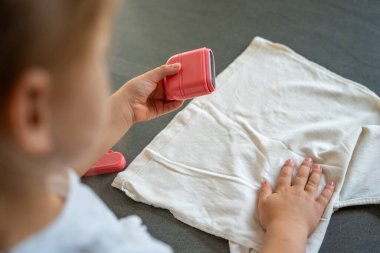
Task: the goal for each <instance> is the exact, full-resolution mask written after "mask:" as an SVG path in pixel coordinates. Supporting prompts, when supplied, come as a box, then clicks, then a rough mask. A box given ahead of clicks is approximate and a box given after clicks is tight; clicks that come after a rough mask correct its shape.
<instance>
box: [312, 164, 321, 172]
mask: <svg viewBox="0 0 380 253" xmlns="http://www.w3.org/2000/svg"><path fill="white" fill-rule="evenodd" d="M313 170H318V171H321V172H322V167H321V165H320V164H313Z"/></svg>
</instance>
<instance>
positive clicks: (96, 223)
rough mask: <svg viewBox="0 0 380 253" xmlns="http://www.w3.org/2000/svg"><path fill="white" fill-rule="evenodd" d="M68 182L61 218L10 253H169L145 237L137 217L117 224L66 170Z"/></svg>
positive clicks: (88, 190) (105, 209) (97, 198)
mask: <svg viewBox="0 0 380 253" xmlns="http://www.w3.org/2000/svg"><path fill="white" fill-rule="evenodd" d="M68 178H69V180H68V181H69V188H68V192H67V196H66V203H65V206H64V208H63V210H62V211H61V213H60V215H59V216H58V217H57V218H56V219H55V220H54V221H53V222H52V223H51V224H50V225H49V226H47V227H46V228H45V229H43V230H41V231H39V232H37V233H36V234H34V235H32V236H31V237H29V238H28V239H26V240H25V241H23V242H21V243H20V244H18V245H16V247H14V248H13V249H12V250H11V252H20V253H24V252H83V251H88V252H136V250H137V251H139V252H171V249H170V247H168V246H167V245H165V244H164V243H162V242H160V241H157V240H155V239H154V238H152V237H151V236H150V235H149V234H148V232H147V231H146V228H145V226H144V225H142V222H141V219H140V218H139V217H137V216H131V217H128V218H124V219H121V220H118V219H117V218H116V216H115V215H114V214H113V213H112V211H111V210H110V209H109V208H108V207H107V206H106V205H105V204H104V203H103V202H102V201H101V200H100V198H99V197H98V196H97V195H96V194H95V193H94V192H93V191H92V190H91V189H90V188H89V187H88V186H86V185H84V184H82V183H81V182H80V180H79V178H78V176H77V175H76V174H75V172H73V171H71V170H69V172H68Z"/></svg>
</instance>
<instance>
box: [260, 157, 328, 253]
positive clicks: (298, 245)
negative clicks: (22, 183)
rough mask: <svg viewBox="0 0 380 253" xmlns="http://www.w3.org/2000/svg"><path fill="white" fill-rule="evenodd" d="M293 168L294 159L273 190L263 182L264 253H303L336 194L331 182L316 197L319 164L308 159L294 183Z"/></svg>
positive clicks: (286, 167)
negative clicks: (309, 238)
mask: <svg viewBox="0 0 380 253" xmlns="http://www.w3.org/2000/svg"><path fill="white" fill-rule="evenodd" d="M293 167H294V164H293V161H292V160H287V161H286V162H285V165H284V167H283V168H282V170H281V173H280V175H279V177H278V181H277V186H276V188H275V190H274V191H272V187H271V186H270V185H269V183H268V182H266V181H263V182H262V185H261V189H260V195H259V203H258V208H259V218H260V223H261V225H262V226H263V228H264V229H266V231H267V234H266V243H265V246H264V250H263V252H277V251H276V250H279V249H281V250H280V251H281V252H288V251H287V249H289V252H303V251H304V248H305V246H306V241H307V238H308V236H309V235H310V234H311V233H312V232H313V231H314V230H315V228H316V227H317V225H318V223H319V221H320V219H321V217H322V214H323V212H324V210H325V208H326V206H327V204H328V203H329V201H330V199H331V197H332V195H333V192H334V183H333V182H329V183H328V184H327V185H326V186H325V187H324V189H323V191H322V192H321V194H320V195H319V196H316V191H317V189H318V186H319V182H320V179H321V174H322V168H321V166H320V165H318V164H314V165H313V161H312V160H311V159H310V158H307V159H305V160H304V161H303V163H302V165H301V167H300V168H299V171H298V174H297V176H296V177H295V179H294V180H293V182H292V174H293V169H294V168H293ZM282 242H288V244H286V243H285V244H282ZM287 246H289V247H287ZM280 251H278V252H280Z"/></svg>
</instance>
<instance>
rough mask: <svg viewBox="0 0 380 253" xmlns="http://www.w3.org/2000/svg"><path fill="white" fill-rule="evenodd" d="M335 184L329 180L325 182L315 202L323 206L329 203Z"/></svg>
mask: <svg viewBox="0 0 380 253" xmlns="http://www.w3.org/2000/svg"><path fill="white" fill-rule="evenodd" d="M334 189H335V185H334V182H333V181H330V182H329V183H327V184H326V186H325V188H324V189H323V191H322V192H321V194H320V195H319V196H318V198H317V202H318V203H320V204H321V205H322V206H323V208H325V207H326V206H327V204H328V203H329V201H330V199H331V197H332V195H333V193H334Z"/></svg>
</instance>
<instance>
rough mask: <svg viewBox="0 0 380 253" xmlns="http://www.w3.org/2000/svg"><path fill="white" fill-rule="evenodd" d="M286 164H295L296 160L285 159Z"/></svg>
mask: <svg viewBox="0 0 380 253" xmlns="http://www.w3.org/2000/svg"><path fill="white" fill-rule="evenodd" d="M285 165H287V166H293V165H294V161H293V159H288V160H286V161H285Z"/></svg>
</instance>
